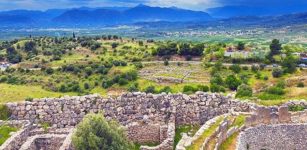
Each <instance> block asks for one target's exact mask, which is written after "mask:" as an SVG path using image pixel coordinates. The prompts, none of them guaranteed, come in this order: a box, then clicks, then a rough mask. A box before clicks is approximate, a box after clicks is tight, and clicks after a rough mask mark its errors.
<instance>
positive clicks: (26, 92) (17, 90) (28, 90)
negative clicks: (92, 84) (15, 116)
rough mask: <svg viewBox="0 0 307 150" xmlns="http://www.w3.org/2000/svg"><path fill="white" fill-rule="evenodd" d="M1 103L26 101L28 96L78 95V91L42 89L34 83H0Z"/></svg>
mask: <svg viewBox="0 0 307 150" xmlns="http://www.w3.org/2000/svg"><path fill="white" fill-rule="evenodd" d="M0 91H1V92H0V103H7V102H16V101H24V100H25V99H26V98H28V97H31V98H44V97H60V96H64V95H77V94H76V93H59V92H51V91H47V90H44V89H42V88H41V87H40V86H32V85H10V84H2V83H1V84H0Z"/></svg>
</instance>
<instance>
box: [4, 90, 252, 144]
mask: <svg viewBox="0 0 307 150" xmlns="http://www.w3.org/2000/svg"><path fill="white" fill-rule="evenodd" d="M6 105H7V106H8V108H9V109H10V111H11V113H12V115H11V118H12V119H15V120H29V121H30V122H31V123H34V124H41V123H50V125H51V126H52V129H55V128H72V127H74V126H75V125H77V124H78V123H79V122H80V121H81V120H82V119H83V117H84V116H85V115H86V114H87V113H90V112H93V113H98V112H100V111H103V112H104V115H105V117H106V118H107V119H116V120H118V121H119V122H120V123H121V124H122V125H124V126H125V127H127V132H128V137H129V138H130V139H132V140H133V141H134V142H138V143H141V144H143V143H153V142H154V143H156V142H157V143H160V145H158V146H155V147H146V146H145V147H144V146H143V147H142V149H144V150H147V149H148V150H149V149H150V150H153V149H154V150H160V149H163V150H164V149H172V148H173V143H174V141H173V139H174V136H175V126H176V125H183V124H204V123H205V122H206V121H207V120H209V119H212V118H214V117H216V116H218V115H222V114H225V113H228V112H233V111H245V112H247V111H250V110H251V107H252V105H251V104H249V103H244V102H240V101H234V100H231V98H229V97H225V96H222V95H219V94H208V93H203V92H197V93H196V94H195V95H192V96H188V95H185V94H158V95H153V94H146V93H140V92H136V93H127V94H124V95H122V96H120V97H117V98H102V97H100V96H98V95H88V96H81V97H79V96H73V97H62V98H44V99H36V100H34V101H32V102H21V103H8V104H6ZM43 132H44V131H40V130H33V131H32V135H29V134H28V135H27V137H26V138H29V139H32V141H31V140H30V142H28V141H29V140H28V141H27V142H28V145H25V146H23V147H25V149H27V148H29V147H30V148H31V147H32V148H34V147H38V148H39V145H40V144H35V143H44V142H47V143H53V141H57V140H59V139H61V141H62V142H63V141H64V140H63V138H57V137H56V136H55V138H40V137H36V136H47V134H45V133H43ZM52 133H53V132H52V131H48V134H50V135H52ZM30 134H31V133H30ZM55 134H57V136H61V133H55ZM67 134H68V133H65V134H63V135H67ZM29 136H30V137H29ZM48 136H49V135H48ZM33 138H34V139H33ZM65 141H66V142H65V143H66V144H65V147H63V145H64V144H63V145H62V148H61V149H63V150H64V149H65V150H66V149H72V147H71V140H68V139H67V138H66V140H65ZM20 143H24V141H23V142H20ZM33 143H34V144H33ZM41 145H42V144H41ZM18 146H19V147H20V146H21V145H18ZM59 146H60V145H57V147H59Z"/></svg>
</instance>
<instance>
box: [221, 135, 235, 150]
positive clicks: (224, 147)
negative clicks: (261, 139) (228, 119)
mask: <svg viewBox="0 0 307 150" xmlns="http://www.w3.org/2000/svg"><path fill="white" fill-rule="evenodd" d="M238 136H239V132H236V133H234V134H232V135H231V136H230V137H229V138H227V139H226V140H225V141H224V142H223V143H222V144H221V146H220V147H219V150H235V149H236V141H237V138H238Z"/></svg>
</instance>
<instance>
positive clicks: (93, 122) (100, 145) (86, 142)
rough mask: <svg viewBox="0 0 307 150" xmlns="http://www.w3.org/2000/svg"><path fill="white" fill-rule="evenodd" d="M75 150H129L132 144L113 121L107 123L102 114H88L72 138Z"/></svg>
mask: <svg viewBox="0 0 307 150" xmlns="http://www.w3.org/2000/svg"><path fill="white" fill-rule="evenodd" d="M72 142H73V146H74V148H75V149H77V150H88V149H90V150H129V149H133V147H134V146H133V144H132V143H131V142H130V141H129V140H128V138H127V136H126V134H125V132H124V130H123V128H121V127H120V125H119V124H118V123H117V122H115V121H107V120H106V119H105V118H104V116H103V114H102V113H99V114H92V113H91V114H88V115H86V116H85V117H84V119H83V120H82V122H80V124H79V125H78V126H77V129H76V131H75V133H74V135H73V137H72Z"/></svg>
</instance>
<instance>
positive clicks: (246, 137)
mask: <svg viewBox="0 0 307 150" xmlns="http://www.w3.org/2000/svg"><path fill="white" fill-rule="evenodd" d="M306 133H307V124H280V125H260V126H257V127H251V128H248V129H246V130H245V131H243V132H241V133H240V135H239V140H238V143H237V148H236V149H237V150H259V149H274V150H275V149H276V150H279V149H285V150H286V149H287V150H291V149H295V150H306V149H307V142H306V141H307V136H306Z"/></svg>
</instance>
